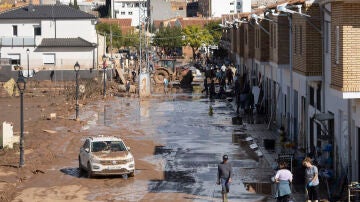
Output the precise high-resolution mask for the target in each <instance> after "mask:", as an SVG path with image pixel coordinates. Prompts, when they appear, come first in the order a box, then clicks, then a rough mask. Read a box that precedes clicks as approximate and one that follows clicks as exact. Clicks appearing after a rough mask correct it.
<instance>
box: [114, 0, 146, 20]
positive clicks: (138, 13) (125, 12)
mask: <svg viewBox="0 0 360 202" xmlns="http://www.w3.org/2000/svg"><path fill="white" fill-rule="evenodd" d="M111 3H112V5H114V6H111V11H112V12H111V13H112V18H118V19H131V26H138V25H139V24H140V21H143V20H144V19H145V18H146V17H147V4H148V3H147V0H140V1H139V0H111Z"/></svg>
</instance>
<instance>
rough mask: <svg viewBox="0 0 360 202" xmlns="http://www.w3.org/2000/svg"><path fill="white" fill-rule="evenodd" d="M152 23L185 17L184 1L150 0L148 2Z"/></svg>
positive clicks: (185, 4) (185, 5)
mask: <svg viewBox="0 0 360 202" xmlns="http://www.w3.org/2000/svg"><path fill="white" fill-rule="evenodd" d="M149 9H150V12H149V13H150V16H151V20H152V21H159V20H168V19H171V18H181V17H183V18H184V17H186V11H187V10H186V9H187V3H186V1H185V0H170V1H169V0H152V1H150V7H149Z"/></svg>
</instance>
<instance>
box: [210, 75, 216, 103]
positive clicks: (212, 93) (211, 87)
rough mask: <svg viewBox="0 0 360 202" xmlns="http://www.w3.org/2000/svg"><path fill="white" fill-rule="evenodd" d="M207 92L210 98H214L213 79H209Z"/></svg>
mask: <svg viewBox="0 0 360 202" xmlns="http://www.w3.org/2000/svg"><path fill="white" fill-rule="evenodd" d="M209 91H210V92H209V93H210V99H212V98H214V97H215V95H216V92H215V82H214V79H212V80H211V83H210V86H209Z"/></svg>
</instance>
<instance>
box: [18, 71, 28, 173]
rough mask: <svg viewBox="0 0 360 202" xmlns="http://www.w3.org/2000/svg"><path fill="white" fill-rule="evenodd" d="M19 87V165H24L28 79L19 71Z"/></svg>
mask: <svg viewBox="0 0 360 202" xmlns="http://www.w3.org/2000/svg"><path fill="white" fill-rule="evenodd" d="M16 84H17V87H18V89H19V91H20V162H19V167H23V166H24V163H25V160H24V112H23V111H24V99H23V96H24V91H25V88H26V80H25V78H24V76H23V74H22V72H19V76H18V79H17V81H16Z"/></svg>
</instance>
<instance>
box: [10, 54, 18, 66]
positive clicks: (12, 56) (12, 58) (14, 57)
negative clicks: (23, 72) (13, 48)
mask: <svg viewBox="0 0 360 202" xmlns="http://www.w3.org/2000/svg"><path fill="white" fill-rule="evenodd" d="M9 58H10V61H11V64H12V65H19V64H20V54H9Z"/></svg>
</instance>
